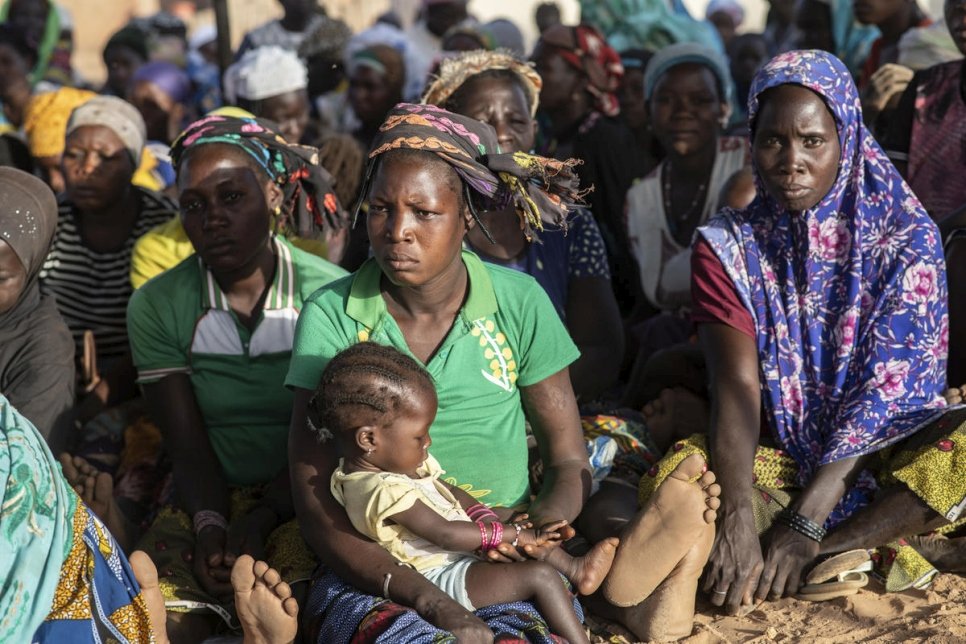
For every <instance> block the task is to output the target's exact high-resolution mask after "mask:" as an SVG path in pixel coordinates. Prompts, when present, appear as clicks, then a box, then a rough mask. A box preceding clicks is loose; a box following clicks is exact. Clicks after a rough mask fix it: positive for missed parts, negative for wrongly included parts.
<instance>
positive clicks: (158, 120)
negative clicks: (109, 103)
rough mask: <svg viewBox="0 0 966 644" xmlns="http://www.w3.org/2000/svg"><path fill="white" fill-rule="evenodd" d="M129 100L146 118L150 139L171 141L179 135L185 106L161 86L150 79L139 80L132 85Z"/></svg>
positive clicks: (164, 141)
mask: <svg viewBox="0 0 966 644" xmlns="http://www.w3.org/2000/svg"><path fill="white" fill-rule="evenodd" d="M128 101H129V102H130V103H131V104H132V105H133V106H134V107H136V108H138V112H140V113H141V116H142V117H143V118H144V125H145V126H146V127H147V134H148V139H149V140H151V141H161V142H163V143H170V142H171V141H172V139H173V138H174V136H177V130H178V129H179V128H178V124H179V122H180V120H181V117H182V116H183V114H184V108H183V107H182V106H181V105H180V104H179V103H178V102H176V101H175V100H174V99H173V98H171V96H170V95H168V93H167V92H165V91H164V90H162V89H161V88H160V87H158V86H157V85H155V84H154V83H152V82H150V81H139V82H137V83H135V84H134V86H133V87H131V91H130V92H129V93H128Z"/></svg>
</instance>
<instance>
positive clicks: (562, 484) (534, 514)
mask: <svg viewBox="0 0 966 644" xmlns="http://www.w3.org/2000/svg"><path fill="white" fill-rule="evenodd" d="M590 482H591V473H590V466H589V465H588V464H587V461H586V459H584V460H582V461H572V462H569V463H561V464H559V465H556V466H550V467H547V468H545V469H544V473H543V486H542V487H541V489H540V494H538V495H537V498H536V499H534V501H533V503H531V504H530V508H529V510H528V511H527V513H528V514H529V515H530V519H531V520H532V521H533V522H534V525H537V526H539V525H541V524H543V523H545V522H547V521H557V520H560V519H566V520H567V521H571V522H572V521H573V520H574V519H576V518H577V515H578V514H580V511H581V509H583V507H584V503H585V502H586V501H587V498H588V497H589V496H590Z"/></svg>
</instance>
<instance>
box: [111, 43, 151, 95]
mask: <svg viewBox="0 0 966 644" xmlns="http://www.w3.org/2000/svg"><path fill="white" fill-rule="evenodd" d="M144 63H145V60H144V59H143V58H141V56H140V55H139V54H138V53H137V52H136V51H134V50H133V49H129V48H127V47H122V46H114V47H111V48H110V49H108V50H107V51H105V52H104V65H105V66H106V67H107V86H108V87H110V88H111V91H112V92H114V93H115V94H116V95H117V96H125V95H127V88H128V85H130V84H131V77H132V76H134V72H136V71H137V70H138V67H140V66H141V65H143V64H144Z"/></svg>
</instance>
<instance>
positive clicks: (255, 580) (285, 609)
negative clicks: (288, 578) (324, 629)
mask: <svg viewBox="0 0 966 644" xmlns="http://www.w3.org/2000/svg"><path fill="white" fill-rule="evenodd" d="M231 585H232V588H233V589H234V591H235V611H236V613H237V614H238V620H239V621H240V622H241V625H242V630H243V631H244V638H243V640H244V643H245V644H289V643H290V642H292V641H294V640H295V634H296V632H297V631H298V619H297V617H298V612H299V606H298V602H297V601H296V600H295V598H294V597H293V596H292V589H291V588H290V587H289V585H288V584H287V583H285V582H284V581H282V576H281V575H279V574H278V571H277V570H275V569H274V568H271V567H270V566H269V565H268V564H267V563H265V562H264V561H255V560H254V559H253V558H252V557H250V556H249V555H242V556H241V557H239V558H238V560H237V561H236V562H235V565H234V566H233V567H232V569H231Z"/></svg>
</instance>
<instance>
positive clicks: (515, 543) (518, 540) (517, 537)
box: [510, 523, 522, 548]
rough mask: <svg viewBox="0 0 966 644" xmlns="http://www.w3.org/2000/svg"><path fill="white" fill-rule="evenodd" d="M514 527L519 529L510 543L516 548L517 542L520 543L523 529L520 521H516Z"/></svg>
mask: <svg viewBox="0 0 966 644" xmlns="http://www.w3.org/2000/svg"><path fill="white" fill-rule="evenodd" d="M513 527H514V528H516V529H517V536H515V537H513V541H512V542H511V543H510V545H511V546H513V547H514V548H516V547H517V544H518V543H520V532H522V530H521V528H520V524H519V523H514V524H513Z"/></svg>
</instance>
